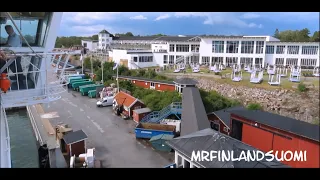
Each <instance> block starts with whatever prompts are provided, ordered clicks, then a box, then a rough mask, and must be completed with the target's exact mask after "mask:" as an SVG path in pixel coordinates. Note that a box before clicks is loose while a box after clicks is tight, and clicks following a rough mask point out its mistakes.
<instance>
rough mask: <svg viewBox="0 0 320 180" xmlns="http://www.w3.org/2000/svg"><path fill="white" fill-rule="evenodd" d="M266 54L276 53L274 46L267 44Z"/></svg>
mask: <svg viewBox="0 0 320 180" xmlns="http://www.w3.org/2000/svg"><path fill="white" fill-rule="evenodd" d="M266 54H274V46H267V47H266Z"/></svg>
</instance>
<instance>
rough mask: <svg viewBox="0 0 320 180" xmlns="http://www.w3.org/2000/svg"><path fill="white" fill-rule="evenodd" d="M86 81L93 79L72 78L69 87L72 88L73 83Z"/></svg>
mask: <svg viewBox="0 0 320 180" xmlns="http://www.w3.org/2000/svg"><path fill="white" fill-rule="evenodd" d="M84 81H91V80H90V79H70V83H69V84H68V87H69V88H71V85H72V83H75V82H84Z"/></svg>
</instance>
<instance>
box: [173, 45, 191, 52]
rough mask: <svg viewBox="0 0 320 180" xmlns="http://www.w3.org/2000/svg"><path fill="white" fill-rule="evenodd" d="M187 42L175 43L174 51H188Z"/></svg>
mask: <svg viewBox="0 0 320 180" xmlns="http://www.w3.org/2000/svg"><path fill="white" fill-rule="evenodd" d="M189 47H190V45H189V44H177V45H176V52H189Z"/></svg>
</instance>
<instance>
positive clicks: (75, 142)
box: [61, 130, 88, 158]
mask: <svg viewBox="0 0 320 180" xmlns="http://www.w3.org/2000/svg"><path fill="white" fill-rule="evenodd" d="M86 139H88V136H87V135H86V134H85V133H84V132H83V131H82V130H78V131H74V132H69V133H67V134H66V135H64V136H63V138H62V140H61V150H62V152H63V153H66V155H67V156H68V157H69V158H70V157H71V156H73V155H76V156H79V155H80V154H84V153H86V142H85V140H86Z"/></svg>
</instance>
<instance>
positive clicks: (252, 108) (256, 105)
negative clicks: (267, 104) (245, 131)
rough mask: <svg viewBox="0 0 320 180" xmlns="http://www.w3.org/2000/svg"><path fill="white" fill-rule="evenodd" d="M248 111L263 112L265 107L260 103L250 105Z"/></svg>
mask: <svg viewBox="0 0 320 180" xmlns="http://www.w3.org/2000/svg"><path fill="white" fill-rule="evenodd" d="M247 109H248V110H263V107H262V106H261V105H260V104H259V103H249V104H248V106H247Z"/></svg>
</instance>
